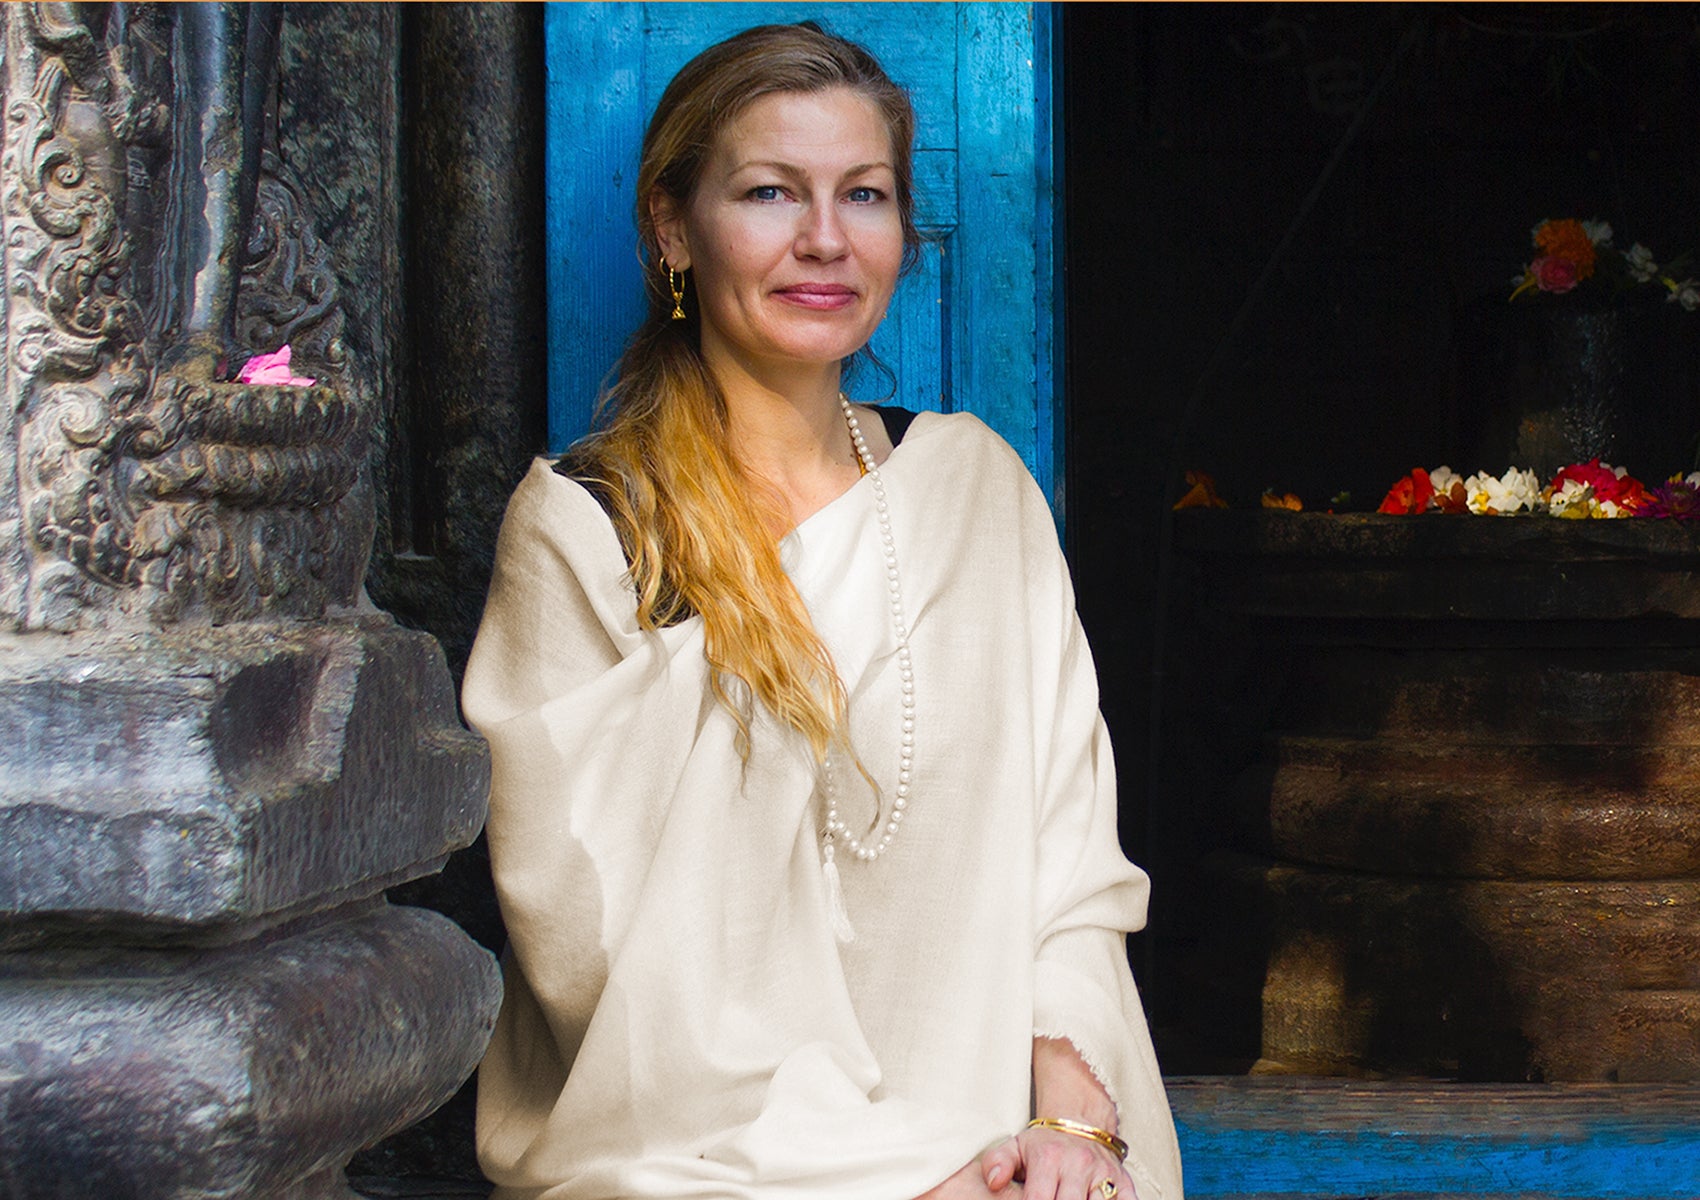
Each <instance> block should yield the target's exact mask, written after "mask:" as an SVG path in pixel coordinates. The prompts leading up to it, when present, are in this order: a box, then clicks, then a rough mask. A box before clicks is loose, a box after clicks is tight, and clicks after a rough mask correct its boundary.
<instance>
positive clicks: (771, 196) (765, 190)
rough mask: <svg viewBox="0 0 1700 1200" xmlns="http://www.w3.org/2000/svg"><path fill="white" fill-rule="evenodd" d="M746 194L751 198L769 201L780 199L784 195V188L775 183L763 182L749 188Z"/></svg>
mask: <svg viewBox="0 0 1700 1200" xmlns="http://www.w3.org/2000/svg"><path fill="white" fill-rule="evenodd" d="M748 195H749V197H750V199H751V200H761V201H770V200H778V199H781V198H782V197H783V196H784V195H785V192H784V189H782V188H780V187H778V186H777V185H775V184H771V183H764V184H761V185H759V186H757V187H753V188H751V189H750V190H749V192H748Z"/></svg>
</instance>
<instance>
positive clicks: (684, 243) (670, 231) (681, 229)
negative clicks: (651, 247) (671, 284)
mask: <svg viewBox="0 0 1700 1200" xmlns="http://www.w3.org/2000/svg"><path fill="white" fill-rule="evenodd" d="M649 219H650V221H651V222H652V223H653V224H654V226H655V240H656V241H657V242H659V243H660V245H661V254H662V257H664V258H665V259H666V260H667V265H668V266H670V267H672V268H673V270H675V271H687V270H689V269H690V266H691V248H690V242H689V240H688V239H687V238H686V237H685V217H684V211H683V208H682V207H681V206H680V204H679V202H678V201H677V200H674V199H673V197H671V196H669V195H668V194H667V193H666V192H664V191H662V190H661V189H660V188H656V189H655V191H654V192H653V193H652V194H651V195H650V197H649Z"/></svg>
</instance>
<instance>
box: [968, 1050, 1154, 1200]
mask: <svg viewBox="0 0 1700 1200" xmlns="http://www.w3.org/2000/svg"><path fill="white" fill-rule="evenodd" d="M1033 1099H1034V1104H1035V1107H1036V1108H1037V1110H1038V1113H1039V1115H1040V1116H1042V1117H1068V1118H1070V1119H1072V1120H1075V1121H1080V1122H1083V1123H1084V1124H1087V1125H1090V1126H1092V1127H1094V1128H1096V1129H1103V1130H1106V1131H1108V1132H1110V1133H1114V1132H1115V1131H1116V1106H1115V1104H1114V1103H1112V1102H1111V1100H1110V1097H1109V1094H1108V1093H1107V1092H1105V1091H1104V1088H1103V1085H1101V1084H1100V1083H1099V1082H1098V1079H1097V1076H1095V1075H1093V1074H1092V1069H1091V1068H1090V1067H1088V1066H1087V1065H1086V1061H1085V1060H1084V1059H1083V1058H1081V1057H1080V1053H1079V1052H1078V1051H1077V1050H1075V1048H1074V1045H1073V1043H1071V1042H1069V1041H1068V1040H1067V1039H1066V1038H1047V1037H1036V1038H1034V1039H1033ZM980 1164H981V1166H982V1167H983V1168H984V1170H985V1175H984V1182H985V1185H986V1187H988V1188H989V1189H991V1190H992V1191H993V1192H996V1193H999V1194H1002V1193H1001V1189H1002V1188H1004V1187H1006V1186H1007V1185H1008V1184H1009V1183H1010V1181H1011V1180H1020V1181H1021V1184H1022V1187H1023V1189H1024V1190H1023V1191H1022V1193H1021V1195H1022V1197H1023V1200H1110V1197H1111V1196H1114V1197H1116V1198H1117V1200H1137V1196H1136V1195H1135V1193H1134V1185H1133V1180H1132V1179H1131V1178H1130V1177H1129V1176H1128V1173H1127V1172H1126V1171H1125V1170H1123V1169H1122V1164H1121V1160H1120V1159H1118V1158H1117V1157H1116V1156H1115V1155H1114V1154H1113V1153H1111V1152H1110V1150H1109V1149H1108V1148H1107V1147H1104V1146H1101V1145H1099V1144H1098V1143H1097V1142H1095V1141H1093V1140H1092V1139H1090V1138H1083V1137H1080V1136H1078V1135H1077V1134H1072V1133H1063V1132H1062V1131H1060V1130H1056V1129H1034V1128H1028V1129H1024V1130H1022V1131H1021V1132H1020V1133H1018V1134H1016V1135H1015V1136H1014V1137H1012V1138H1010V1139H1009V1140H1008V1141H1007V1142H1004V1143H1002V1144H1001V1145H999V1146H996V1147H994V1148H993V1149H991V1150H988V1151H987V1152H986V1153H985V1154H983V1155H982V1156H981V1158H980ZM1106 1184H1108V1185H1109V1189H1108V1190H1107V1191H1106V1189H1105V1185H1106Z"/></svg>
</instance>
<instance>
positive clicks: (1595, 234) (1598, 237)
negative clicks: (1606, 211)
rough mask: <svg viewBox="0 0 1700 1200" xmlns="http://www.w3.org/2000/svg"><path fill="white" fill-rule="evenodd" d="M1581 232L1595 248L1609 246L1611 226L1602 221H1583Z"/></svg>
mask: <svg viewBox="0 0 1700 1200" xmlns="http://www.w3.org/2000/svg"><path fill="white" fill-rule="evenodd" d="M1582 232H1583V233H1585V234H1587V235H1588V240H1589V241H1590V242H1592V243H1594V245H1596V246H1609V245H1611V226H1610V225H1608V224H1607V223H1606V222H1604V221H1583V222H1582Z"/></svg>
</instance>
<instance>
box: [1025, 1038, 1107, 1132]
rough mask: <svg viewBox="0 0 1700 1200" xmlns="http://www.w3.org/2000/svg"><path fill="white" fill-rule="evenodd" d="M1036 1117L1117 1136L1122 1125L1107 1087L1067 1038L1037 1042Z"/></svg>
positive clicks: (1034, 1090)
mask: <svg viewBox="0 0 1700 1200" xmlns="http://www.w3.org/2000/svg"><path fill="white" fill-rule="evenodd" d="M1033 1099H1034V1104H1033V1115H1034V1116H1035V1117H1050V1118H1058V1119H1061V1120H1068V1121H1077V1122H1079V1123H1081V1124H1084V1125H1088V1126H1091V1127H1092V1128H1094V1129H1101V1130H1103V1131H1104V1132H1105V1133H1109V1134H1112V1135H1113V1134H1115V1133H1116V1132H1117V1131H1118V1130H1119V1128H1120V1123H1119V1122H1118V1120H1117V1117H1116V1106H1115V1103H1114V1102H1113V1101H1112V1100H1111V1099H1110V1096H1109V1093H1108V1092H1106V1091H1105V1090H1104V1086H1103V1084H1101V1083H1099V1082H1098V1077H1097V1076H1096V1075H1094V1074H1093V1073H1092V1068H1090V1067H1088V1066H1087V1065H1086V1060H1085V1059H1083V1058H1081V1057H1080V1052H1079V1051H1077V1050H1076V1049H1075V1048H1074V1045H1073V1043H1071V1042H1069V1041H1068V1040H1067V1039H1066V1038H1051V1037H1036V1038H1034V1039H1033Z"/></svg>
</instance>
